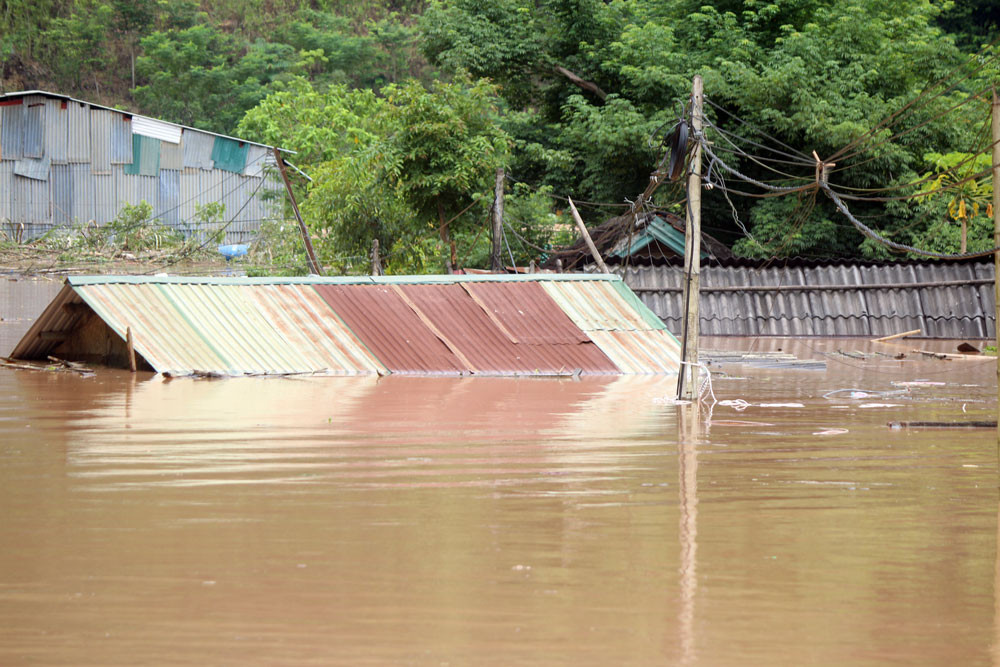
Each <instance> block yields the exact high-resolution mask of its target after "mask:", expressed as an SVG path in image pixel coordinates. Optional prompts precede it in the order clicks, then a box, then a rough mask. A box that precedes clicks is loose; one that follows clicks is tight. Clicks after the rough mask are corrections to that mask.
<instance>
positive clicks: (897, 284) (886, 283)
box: [619, 262, 996, 338]
mask: <svg viewBox="0 0 1000 667" xmlns="http://www.w3.org/2000/svg"><path fill="white" fill-rule="evenodd" d="M619 273H622V271H621V270H620V269H619ZM624 278H625V282H626V283H627V284H628V285H629V287H631V288H632V289H633V290H634V291H635V292H636V294H638V295H639V297H640V298H641V299H642V301H643V302H644V303H645V304H646V305H647V306H649V308H650V309H651V310H652V311H653V312H654V313H656V314H657V315H658V316H659V317H660V318H661V319H662V320H663V321H664V322H666V324H667V326H668V327H669V328H670V329H672V330H674V331H678V330H679V329H680V323H681V315H682V310H681V295H682V285H683V273H682V269H681V267H679V266H633V267H629V268H628V270H627V271H626V272H624ZM701 286H702V294H701V301H700V306H701V313H700V314H701V333H702V335H706V336H871V337H876V336H888V335H891V334H894V333H899V332H902V331H910V330H913V329H920V330H921V332H922V333H921V335H922V336H925V337H929V338H993V337H994V336H995V335H996V334H995V322H994V319H995V318H994V298H993V264H992V262H953V263H945V262H937V263H923V264H917V263H899V264H861V263H856V264H854V263H837V264H833V263H831V264H827V265H815V266H782V267H777V266H771V267H764V268H753V267H746V266H706V267H702V269H701Z"/></svg>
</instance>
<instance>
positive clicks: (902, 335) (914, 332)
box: [872, 329, 920, 343]
mask: <svg viewBox="0 0 1000 667" xmlns="http://www.w3.org/2000/svg"><path fill="white" fill-rule="evenodd" d="M918 333H920V329H913V330H912V331H904V332H902V333H898V334H892V335H891V336H882V337H881V338H872V342H873V343H884V342H885V341H887V340H895V339H896V338H906V337H907V336H916V335H917V334H918Z"/></svg>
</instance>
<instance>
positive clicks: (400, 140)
mask: <svg viewBox="0 0 1000 667" xmlns="http://www.w3.org/2000/svg"><path fill="white" fill-rule="evenodd" d="M383 92H384V94H385V97H376V96H375V95H374V94H373V93H372V92H371V91H365V90H350V89H348V88H347V87H345V86H331V87H329V88H328V89H326V90H325V91H319V90H317V89H316V88H315V87H313V86H312V84H310V83H309V82H307V81H305V80H303V79H298V80H296V81H294V82H292V83H291V85H290V90H288V91H282V92H278V93H274V94H272V95H271V96H269V97H268V98H267V99H266V100H264V102H263V103H262V104H261V105H260V106H259V107H257V108H256V109H253V110H252V111H250V112H249V113H248V114H247V115H246V117H245V118H244V119H243V121H242V122H241V124H240V127H239V132H240V133H241V134H242V135H244V136H247V137H248V138H252V139H255V140H257V141H262V142H266V143H280V145H282V146H285V147H288V148H291V149H293V150H296V151H298V154H297V155H296V156H295V159H296V161H297V163H298V164H299V166H302V167H305V168H307V169H308V171H309V172H310V174H311V176H312V178H313V182H312V184H311V186H310V187H309V188H308V190H307V191H305V193H304V194H305V196H304V197H302V205H301V209H302V212H303V215H304V216H305V217H306V219H307V222H308V224H309V227H310V229H311V230H312V234H313V237H314V244H315V246H316V250H317V253H318V254H319V255H320V258H321V260H322V261H323V262H324V263H325V264H328V265H331V266H334V267H336V268H337V270H341V271H347V270H353V269H355V268H356V267H357V266H358V265H359V263H360V264H361V265H365V262H366V261H367V257H368V252H369V249H370V247H371V243H372V241H373V240H374V239H378V241H379V243H380V246H381V248H382V250H383V253H384V254H385V257H386V265H387V268H388V269H389V270H390V271H397V272H398V271H401V270H405V271H409V272H423V271H428V270H431V269H439V268H440V267H442V266H443V258H442V255H441V249H440V248H438V247H437V246H436V243H437V241H434V240H433V239H434V237H435V236H442V235H444V236H447V234H441V232H440V229H439V228H440V226H441V223H443V222H447V226H446V227H447V230H448V232H449V233H451V234H456V235H459V236H460V235H461V234H463V233H465V232H466V231H468V230H470V229H472V228H473V226H475V225H476V224H478V223H479V222H480V221H481V217H479V216H481V215H482V211H483V209H482V208H481V207H480V208H479V209H478V210H473V209H474V207H473V209H470V210H469V211H465V212H463V209H466V208H467V207H468V206H469V204H470V203H472V202H473V201H474V198H475V196H476V194H477V193H482V192H488V191H489V190H491V184H492V182H493V178H494V173H495V170H496V168H497V167H500V166H503V165H505V164H506V161H507V160H508V159H509V150H510V138H509V136H508V135H507V134H506V133H505V132H503V130H502V129H500V127H499V126H498V120H497V108H496V106H495V101H496V98H495V89H494V87H493V86H491V85H490V84H488V83H486V82H484V81H469V80H459V81H456V82H454V83H443V82H437V83H435V84H433V85H432V86H431V88H430V89H427V88H424V87H423V86H421V85H420V84H419V83H417V82H415V81H411V82H408V83H406V84H402V85H389V86H387V87H386V88H385V89H384V90H383ZM477 229H478V228H477ZM456 243H457V241H456ZM446 245H447V244H446ZM448 251H449V252H450V248H448Z"/></svg>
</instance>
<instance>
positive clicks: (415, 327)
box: [315, 284, 472, 374]
mask: <svg viewBox="0 0 1000 667" xmlns="http://www.w3.org/2000/svg"><path fill="white" fill-rule="evenodd" d="M315 288H316V291H317V292H319V294H320V296H322V297H323V299H324V300H325V301H326V302H327V303H328V304H330V307H332V308H333V310H334V311H335V312H336V313H337V314H338V315H340V317H341V319H343V320H344V323H345V324H346V325H347V326H348V327H349V328H350V329H351V331H353V332H354V335H355V336H357V337H358V338H359V339H360V340H361V342H362V343H364V344H365V346H367V347H368V349H369V350H371V352H372V354H374V355H375V357H376V358H377V359H378V360H379V361H380V362H382V363H383V364H384V365H385V367H386V368H388V369H389V371H390V372H392V373H445V374H457V373H463V372H465V373H468V372H470V371H471V370H472V369H470V368H468V367H466V366H465V365H464V364H463V363H462V362H461V361H460V360H459V359H458V357H456V356H455V354H454V353H453V352H452V351H451V350H449V349H448V347H447V346H446V345H445V344H444V343H443V342H442V341H441V339H439V338H438V337H437V336H435V335H434V333H433V332H432V331H431V330H430V329H428V328H427V326H426V325H425V324H424V323H423V322H422V321H421V320H420V317H419V316H418V315H417V314H416V313H415V312H414V311H413V310H412V309H411V308H410V307H409V306H408V305H407V304H406V301H405V300H404V299H403V298H402V296H401V295H400V294H399V293H398V292H397V291H396V290H395V289H394V288H393V286H392V285H370V284H369V285H316V286H315Z"/></svg>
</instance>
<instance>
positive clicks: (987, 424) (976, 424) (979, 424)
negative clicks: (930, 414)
mask: <svg viewBox="0 0 1000 667" xmlns="http://www.w3.org/2000/svg"><path fill="white" fill-rule="evenodd" d="M886 426H888V427H889V428H891V429H894V430H898V429H904V428H996V427H997V423H996V421H960V422H922V421H916V422H888V423H887V424H886Z"/></svg>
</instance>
